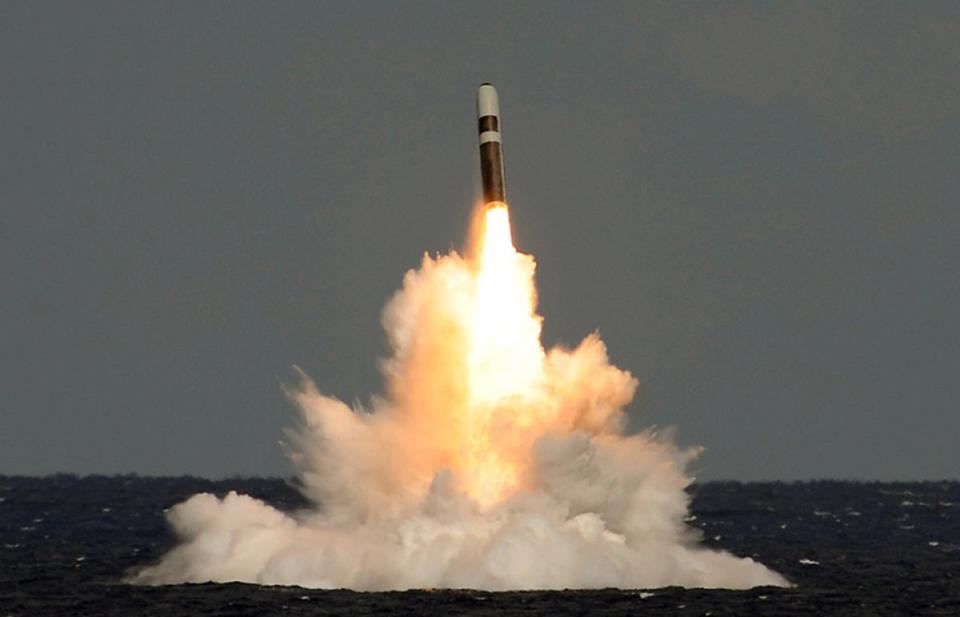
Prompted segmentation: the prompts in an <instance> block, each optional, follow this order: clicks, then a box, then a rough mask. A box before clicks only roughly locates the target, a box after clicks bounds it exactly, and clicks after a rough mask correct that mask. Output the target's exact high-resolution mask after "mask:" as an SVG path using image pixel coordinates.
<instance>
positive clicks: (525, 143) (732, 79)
mask: <svg viewBox="0 0 960 617" xmlns="http://www.w3.org/2000/svg"><path fill="white" fill-rule="evenodd" d="M482 81H492V82H494V83H495V85H496V86H497V87H498V89H499V91H500V96H501V104H502V109H503V125H504V130H505V133H504V148H505V157H506V166H507V184H508V192H509V195H510V201H511V204H512V206H513V217H514V225H515V235H516V239H517V243H518V245H519V247H520V248H521V249H522V250H524V251H526V252H530V253H533V254H534V255H535V256H536V258H537V261H538V263H539V287H540V310H541V313H542V314H543V315H544V316H545V318H546V324H545V342H546V343H547V344H552V343H555V342H565V343H567V344H573V343H576V342H578V341H579V339H580V338H582V337H583V336H584V335H586V334H587V333H589V332H591V331H592V330H594V329H599V330H600V331H601V333H602V335H603V336H604V338H605V340H606V341H607V343H608V345H609V347H610V351H611V355H612V357H613V360H614V361H615V363H616V364H618V365H619V366H621V367H623V368H626V369H629V370H631V371H632V372H633V373H634V374H635V375H637V376H638V378H639V379H640V380H641V382H642V394H641V396H640V400H639V401H638V402H637V404H635V405H634V407H633V408H632V410H631V411H632V414H634V416H635V425H636V426H638V427H639V426H643V425H645V424H649V423H655V424H658V425H676V426H677V427H678V428H679V440H680V441H681V442H682V443H686V444H702V445H704V446H706V448H707V450H706V453H705V454H704V455H703V457H702V458H701V459H700V461H699V463H698V464H697V471H698V475H700V476H701V477H704V478H738V479H759V478H813V477H847V478H885V479H892V478H943V477H954V478H955V477H957V476H958V469H960V448H958V447H957V438H958V435H960V414H958V411H960V410H958V400H960V378H958V377H960V376H958V369H960V325H958V315H960V278H958V274H960V272H958V269H960V242H958V240H957V237H958V233H960V214H958V212H960V209H958V199H957V196H958V193H960V191H958V189H960V174H958V170H960V146H958V143H960V85H958V84H960V4H958V3H946V2H945V3H902V4H901V3H880V2H864V3H840V2H827V3H799V2H790V3H784V4H773V3H705V4H688V3H671V4H654V3H632V2H631V3H627V4H613V3H596V4H588V3H565V2H561V3H536V2H525V3H513V2H511V3H499V2H484V3H466V2H455V3H450V2H443V3H426V2H415V3H401V2H386V3H373V2H365V3H346V2H345V3H334V4H327V3H314V2H309V3H307V2H304V3H274V2H271V3H267V2H262V3H244V2H235V3H222V2H218V3H214V2H203V3H194V2H174V3H171V2H166V3H158V2H151V3H147V2H139V3H131V2H119V3H104V2H84V3H80V2H42V3H41V2H5V3H3V5H2V8H0V92H2V94H0V208H2V219H0V251H2V253H0V263H2V266H0V276H2V279H0V285H2V293H3V296H2V297H3V300H2V304H0V310H2V314H0V317H2V331H0V335H2V339H0V342H2V351H0V354H2V355H0V380H2V381H0V385H2V400H0V404H2V406H0V473H28V474H37V473H47V472H53V471H71V472H80V473H89V472H106V473H113V472H138V473H148V474H182V473H190V474H196V475H212V476H220V475H230V474H250V475H277V474H286V473H288V468H287V466H286V462H285V460H284V458H283V455H282V453H281V451H280V449H279V448H278V447H277V441H278V439H280V438H281V436H282V433H281V430H282V428H283V427H284V426H289V425H291V424H293V422H294V420H295V413H294V411H293V410H292V408H291V407H289V405H288V404H287V402H286V401H285V400H284V398H283V396H282V394H281V392H280V389H279V384H280V382H281V381H288V380H291V379H292V375H291V372H290V366H291V364H297V365H299V366H301V367H303V369H304V370H305V371H306V372H307V373H309V374H310V375H311V376H313V377H314V378H315V379H316V381H317V382H318V384H319V385H320V387H321V388H323V389H324V390H326V391H327V392H331V393H333V394H336V395H337V396H339V397H341V398H343V399H345V400H347V401H352V400H355V399H356V400H361V401H362V400H365V399H366V398H367V397H368V396H369V394H371V393H374V392H376V391H378V389H379V388H380V381H379V374H378V369H377V358H378V357H379V356H381V355H382V354H383V352H384V342H383V340H384V339H383V335H382V333H381V330H380V326H379V316H380V310H381V308H382V306H383V303H384V302H385V300H386V299H387V298H388V297H389V296H390V295H391V293H392V292H393V291H394V290H395V289H396V288H397V287H398V286H399V285H400V282H401V279H402V276H403V273H404V272H405V270H406V269H408V268H410V267H413V266H415V265H416V264H417V263H418V261H419V259H420V257H421V255H422V254H423V252H424V251H430V252H438V251H446V250H447V249H449V248H451V247H456V246H459V245H460V243H461V239H462V237H463V233H464V229H465V227H466V224H467V219H468V214H469V209H470V206H471V204H472V203H473V200H474V197H475V195H476V190H477V184H478V176H479V173H478V171H477V160H476V159H477V155H476V135H475V120H474V101H473V97H474V93H475V89H476V87H477V85H478V84H479V83H480V82H482Z"/></svg>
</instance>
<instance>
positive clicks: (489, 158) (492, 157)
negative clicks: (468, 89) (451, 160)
mask: <svg viewBox="0 0 960 617" xmlns="http://www.w3.org/2000/svg"><path fill="white" fill-rule="evenodd" d="M477 132H478V134H479V135H480V175H481V177H482V178H483V203H484V204H485V205H487V206H489V205H491V204H492V203H494V202H499V203H502V204H505V203H506V202H507V194H506V191H505V190H504V187H503V151H502V150H501V147H500V102H499V100H498V99H497V90H496V88H494V87H493V86H491V85H490V84H489V83H483V84H481V85H480V89H479V90H477Z"/></svg>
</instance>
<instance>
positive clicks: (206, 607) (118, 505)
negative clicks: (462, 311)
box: [0, 475, 960, 617]
mask: <svg viewBox="0 0 960 617" xmlns="http://www.w3.org/2000/svg"><path fill="white" fill-rule="evenodd" d="M230 490H236V491H238V492H241V493H246V494H248V495H252V496H254V497H258V498H260V499H263V500H265V501H267V502H269V503H271V504H273V505H275V506H277V507H279V508H281V509H291V510H292V509H296V508H299V507H301V506H303V505H305V504H304V502H303V500H302V498H301V497H300V496H299V494H298V493H297V492H296V491H295V490H294V489H293V488H291V487H290V486H289V485H288V484H287V483H286V482H285V481H283V480H278V479H233V480H222V481H210V480H202V479H197V478H141V477H134V476H122V477H101V476H93V477H82V478H79V477H75V476H66V475H62V476H51V477H46V478H25V477H5V476H0V617H6V616H8V615H11V616H12V615H16V616H18V617H19V616H30V617H33V616H38V615H51V616H57V615H65V616H66V615H163V616H167V617H169V616H170V615H368V614H369V615H372V614H380V615H389V614H401V615H404V614H406V615H421V614H431V615H433V614H439V615H456V614H465V613H469V614H478V615H483V614H486V615H495V614H497V615H499V614H505V613H507V614H524V615H529V614H544V615H594V614H602V615H712V616H720V615H737V616H744V615H864V616H866V615H944V616H947V615H949V616H960V483H958V482H922V483H853V482H832V481H831V482H827V481H823V482H805V483H791V484H781V483H747V484H741V483H733V482H708V483H705V484H698V485H694V486H693V487H692V488H691V492H692V495H693V507H692V512H691V520H690V521H689V523H690V524H691V525H693V526H696V527H699V528H700V529H702V530H703V534H704V543H705V544H706V545H708V546H711V547H717V548H723V549H726V550H729V551H732V552H733V553H736V554H738V555H742V556H751V557H753V558H755V559H757V560H758V561H760V562H762V563H764V564H767V565H768V566H770V567H772V568H774V569H775V570H777V571H779V572H780V573H782V574H784V575H785V576H786V577H787V578H789V579H790V580H791V581H792V582H793V583H795V584H796V587H794V588H792V589H777V588H756V589H751V590H747V591H720V590H702V589H681V588H665V589H654V590H618V589H602V590H587V591H524V592H501V593H489V592H484V591H430V590H422V591H405V592H389V593H358V592H352V591H344V590H335V591H321V590H315V589H304V588H300V587H262V586H258V585H246V584H237V583H234V584H226V585H217V584H204V585H175V586H167V587H133V586H129V585H125V584H123V583H122V582H121V580H122V578H123V576H124V574H125V572H126V571H127V570H128V569H129V568H131V567H134V566H138V565H142V564H145V563H150V562H153V561H156V560H157V559H158V558H159V557H160V556H161V555H162V554H163V553H164V552H165V551H166V550H167V549H169V548H170V547H171V546H172V545H173V544H174V541H175V539H174V538H173V537H172V535H171V533H170V530H169V529H168V527H167V524H166V522H165V520H164V518H163V510H164V509H165V508H168V507H170V506H172V505H174V504H175V503H178V502H180V501H182V500H184V499H186V498H187V497H189V496H190V495H193V494H194V493H198V492H204V491H206V492H211V493H216V494H218V495H223V494H225V493H226V492H227V491H230Z"/></svg>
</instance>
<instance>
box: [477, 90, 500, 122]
mask: <svg viewBox="0 0 960 617" xmlns="http://www.w3.org/2000/svg"><path fill="white" fill-rule="evenodd" d="M499 115H500V101H499V99H497V89H496V88H494V87H493V86H491V85H490V84H483V85H482V86H480V89H479V90H477V117H478V118H482V117H484V116H499Z"/></svg>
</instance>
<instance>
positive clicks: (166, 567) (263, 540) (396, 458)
mask: <svg viewBox="0 0 960 617" xmlns="http://www.w3.org/2000/svg"><path fill="white" fill-rule="evenodd" d="M486 216H487V218H486V226H485V235H484V236H483V240H482V241H481V243H480V248H479V249H478V250H477V255H476V256H474V257H471V258H465V257H461V256H459V255H457V254H456V253H452V254H449V255H444V256H440V257H438V258H435V259H434V258H430V257H424V260H423V263H422V265H421V267H420V269H419V270H416V271H411V272H409V273H407V275H406V277H405V279H404V284H403V288H402V289H401V290H400V291H399V292H398V293H397V294H396V296H395V297H394V298H393V299H392V300H391V301H390V302H389V303H388V305H387V307H386V309H385V311H384V318H383V321H384V327H385V329H386V331H387V336H388V339H389V343H390V347H391V352H392V354H391V356H390V357H389V359H387V360H386V361H385V362H384V363H383V371H384V374H385V378H386V387H385V394H384V396H383V397H382V398H376V399H374V400H373V401H372V402H371V405H370V407H371V408H370V409H369V410H364V409H351V408H350V407H348V406H347V405H345V404H344V403H342V402H340V401H339V400H337V399H335V398H332V397H330V396H326V395H324V394H322V393H321V392H319V391H318V389H317V388H316V386H315V385H314V384H313V383H312V382H311V381H310V380H309V379H308V378H307V377H306V376H302V377H303V378H302V383H301V384H300V386H299V387H297V388H292V389H290V391H289V392H288V394H289V395H290V396H291V398H292V399H293V400H294V401H295V402H296V404H297V406H298V407H299V409H300V411H301V413H302V418H303V422H302V425H301V426H300V427H299V428H297V429H296V430H291V431H290V432H289V433H288V436H289V439H288V446H289V451H290V452H289V454H290V458H291V460H292V462H293V464H294V466H295V467H296V469H297V471H298V477H299V480H300V485H301V487H302V490H303V492H304V494H305V495H306V496H307V497H308V498H309V499H310V500H311V502H312V503H313V504H314V506H313V508H312V509H311V510H309V511H305V512H298V513H284V512H280V511H278V510H276V509H274V508H273V507H271V506H270V505H268V504H266V503H263V502H261V501H258V500H256V499H253V498H251V497H247V496H244V495H238V494H235V493H230V494H229V495H227V496H226V497H224V498H222V499H219V498H217V497H215V496H213V495H209V494H200V495H195V496H193V497H191V498H190V499H188V500H187V501H185V502H184V503H181V504H179V505H177V506H175V507H174V508H172V509H171V510H170V512H169V514H168V518H169V521H170V524H171V525H172V526H173V528H174V530H175V531H176V533H177V535H178V536H179V538H180V541H181V543H180V545H179V546H177V547H176V548H174V549H173V550H172V551H170V552H169V553H168V554H167V555H166V556H165V557H163V559H162V560H161V561H160V562H159V563H158V564H156V565H153V566H149V567H146V568H143V569H141V570H139V571H138V572H137V573H135V574H133V575H132V577H131V580H132V581H133V582H137V583H147V584H164V583H181V582H202V581H246V582H251V583H260V584H283V585H301V586H305V587H319V588H341V587H346V588H352V589H358V590H389V589H408V588H439V587H451V588H474V589H489V590H505V589H550V588H591V587H592V588H597V587H621V588H650V587H661V586H667V585H682V586H687V587H728V588H745V587H752V586H757V585H786V584H787V582H786V581H785V580H784V579H783V578H782V577H781V576H780V575H778V574H776V573H775V572H772V571H771V570H769V569H767V568H766V567H764V566H763V565H761V564H759V563H756V562H754V561H753V560H751V559H748V558H746V559H744V558H738V557H735V556H733V555H730V554H728V553H725V552H719V551H715V550H708V549H705V548H701V547H699V546H698V545H697V539H698V538H697V533H696V532H695V530H693V529H691V528H689V527H688V526H686V525H685V523H684V518H685V517H686V515H687V507H688V502H689V498H688V496H687V494H686V492H685V490H684V489H685V487H687V486H688V485H689V483H690V482H691V481H692V480H691V478H689V477H688V476H687V475H686V474H685V472H684V470H685V467H686V466H687V464H688V463H689V462H690V460H691V459H692V458H693V457H695V456H696V454H697V450H696V449H692V448H687V449H683V448H678V447H677V446H676V445H674V444H673V443H672V441H671V440H670V439H668V438H667V437H665V436H663V435H658V434H656V433H653V432H649V431H648V432H644V433H641V434H637V435H631V436H625V435H624V434H623V425H624V411H623V410H624V407H625V406H626V405H627V404H628V403H629V402H630V401H631V400H632V398H633V395H634V392H635V390H636V388H637V381H636V380H635V379H634V378H633V376H632V375H630V374H629V373H627V372H626V371H623V370H620V369H618V368H616V367H614V366H612V365H611V364H610V363H609V361H608V358H607V350H606V347H605V346H604V344H603V342H602V341H601V340H600V338H599V336H597V335H595V334H594V335H590V336H588V337H587V338H586V339H585V340H584V341H583V342H582V343H580V345H579V346H577V347H576V348H575V349H562V348H554V349H551V350H549V351H544V349H543V348H542V346H541V344H540V325H541V318H540V317H539V316H538V315H537V314H536V312H535V288H534V283H533V274H534V262H533V259H532V258H531V257H530V256H528V255H523V254H520V253H518V252H516V251H515V250H514V249H513V246H512V243H511V241H510V229H509V219H508V217H507V211H506V209H505V208H496V209H492V210H490V211H488V212H487V215H486Z"/></svg>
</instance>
